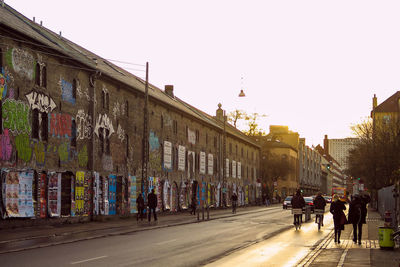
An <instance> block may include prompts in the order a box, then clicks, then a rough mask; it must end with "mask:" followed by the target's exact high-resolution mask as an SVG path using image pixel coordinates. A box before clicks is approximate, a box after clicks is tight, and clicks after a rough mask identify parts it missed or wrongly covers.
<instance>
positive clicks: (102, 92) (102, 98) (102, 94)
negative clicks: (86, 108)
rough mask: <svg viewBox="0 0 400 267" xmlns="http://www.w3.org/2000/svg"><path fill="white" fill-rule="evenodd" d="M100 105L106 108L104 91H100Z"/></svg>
mask: <svg viewBox="0 0 400 267" xmlns="http://www.w3.org/2000/svg"><path fill="white" fill-rule="evenodd" d="M101 106H102V107H103V108H106V93H105V92H104V91H101Z"/></svg>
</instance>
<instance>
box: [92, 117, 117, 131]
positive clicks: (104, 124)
mask: <svg viewBox="0 0 400 267" xmlns="http://www.w3.org/2000/svg"><path fill="white" fill-rule="evenodd" d="M100 128H104V129H107V130H109V134H108V136H107V137H110V136H111V135H112V134H113V133H114V127H113V125H112V121H111V119H110V118H109V117H108V116H107V114H99V117H98V118H97V121H96V126H95V127H94V132H95V133H96V135H97V136H99V129H100Z"/></svg>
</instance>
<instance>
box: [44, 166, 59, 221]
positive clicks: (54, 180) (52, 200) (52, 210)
mask: <svg viewBox="0 0 400 267" xmlns="http://www.w3.org/2000/svg"><path fill="white" fill-rule="evenodd" d="M48 176H49V185H48V193H47V198H48V209H49V216H50V217H60V215H61V173H57V172H50V173H49V174H48Z"/></svg>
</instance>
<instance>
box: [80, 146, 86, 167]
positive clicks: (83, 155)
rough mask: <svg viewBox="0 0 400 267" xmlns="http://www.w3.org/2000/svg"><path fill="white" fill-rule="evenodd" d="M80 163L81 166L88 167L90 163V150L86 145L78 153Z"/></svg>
mask: <svg viewBox="0 0 400 267" xmlns="http://www.w3.org/2000/svg"><path fill="white" fill-rule="evenodd" d="M78 163H79V166H80V167H86V166H87V163H88V152H87V147H86V145H84V146H83V148H82V149H81V150H80V151H79V153H78Z"/></svg>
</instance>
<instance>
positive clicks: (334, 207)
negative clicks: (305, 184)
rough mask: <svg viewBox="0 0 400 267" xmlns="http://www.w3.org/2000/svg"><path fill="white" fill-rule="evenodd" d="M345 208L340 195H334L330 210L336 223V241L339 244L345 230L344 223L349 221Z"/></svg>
mask: <svg viewBox="0 0 400 267" xmlns="http://www.w3.org/2000/svg"><path fill="white" fill-rule="evenodd" d="M344 210H346V206H345V205H344V202H343V201H341V200H340V199H339V196H338V195H336V194H335V195H333V202H332V203H331V208H330V212H331V213H332V214H333V223H334V225H335V243H336V242H337V243H338V244H340V235H341V233H342V230H344V225H345V224H346V223H347V219H346V215H345V214H344Z"/></svg>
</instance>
